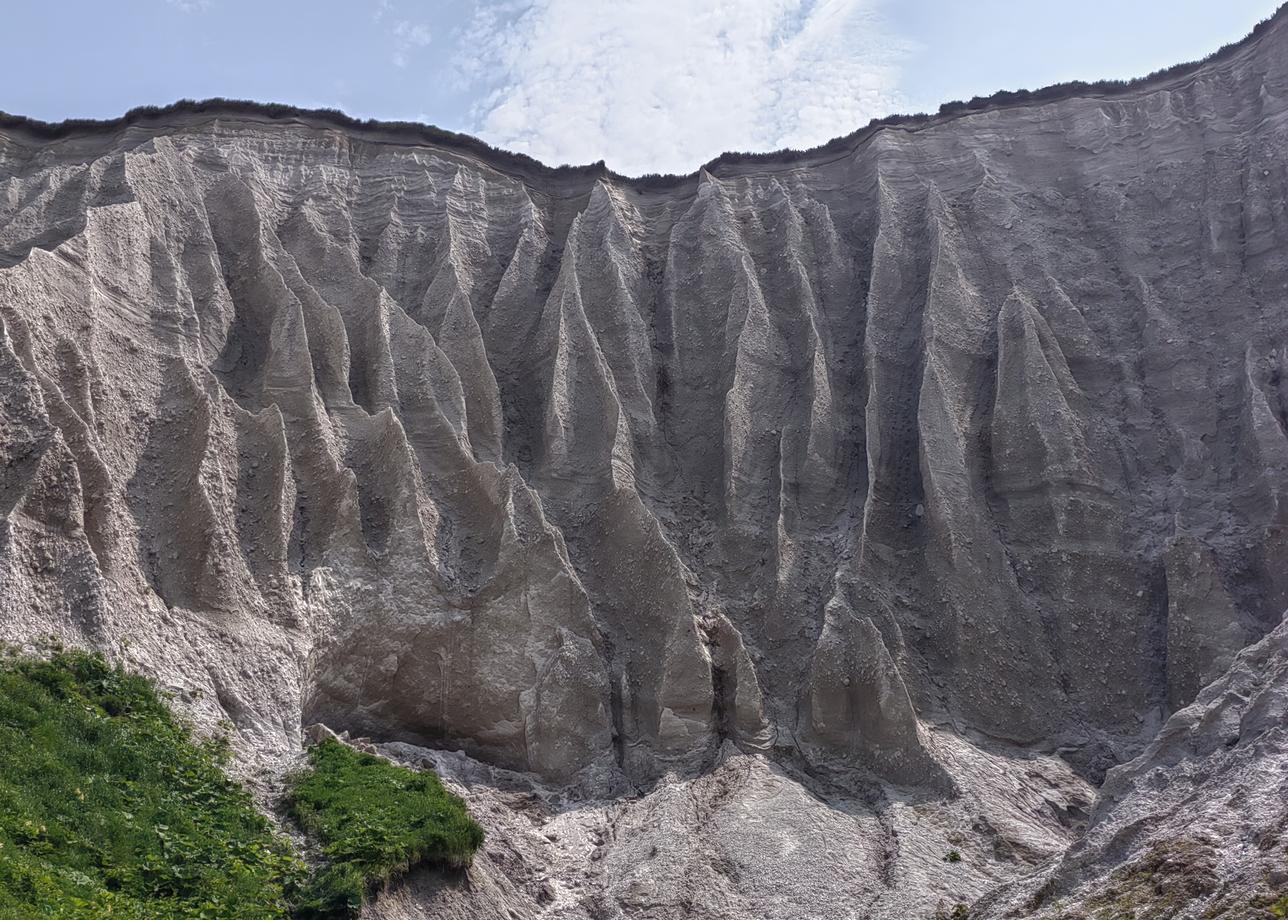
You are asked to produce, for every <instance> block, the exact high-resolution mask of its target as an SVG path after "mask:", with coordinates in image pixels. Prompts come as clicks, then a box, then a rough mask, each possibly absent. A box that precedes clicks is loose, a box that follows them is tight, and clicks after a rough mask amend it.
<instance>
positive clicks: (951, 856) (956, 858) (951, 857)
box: [944, 850, 962, 863]
mask: <svg viewBox="0 0 1288 920" xmlns="http://www.w3.org/2000/svg"><path fill="white" fill-rule="evenodd" d="M944 861H945V862H950V863H959V862H961V861H962V854H961V853H959V852H958V851H957V850H949V851H948V853H947V854H945V856H944Z"/></svg>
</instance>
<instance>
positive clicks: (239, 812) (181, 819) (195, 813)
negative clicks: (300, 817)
mask: <svg viewBox="0 0 1288 920" xmlns="http://www.w3.org/2000/svg"><path fill="white" fill-rule="evenodd" d="M225 757H226V754H225V751H224V749H223V748H222V746H221V745H219V744H217V743H211V742H206V743H195V742H194V741H193V739H192V738H191V736H190V733H189V732H188V730H187V729H186V728H184V727H183V726H182V725H180V724H179V723H178V722H177V721H176V720H175V719H174V717H173V716H172V715H171V714H170V711H169V709H168V708H167V707H166V705H165V703H164V701H163V700H161V699H160V698H159V697H158V695H157V693H156V691H155V690H154V689H153V688H152V686H151V685H150V684H149V683H148V682H147V681H146V680H144V679H143V678H141V677H136V676H132V675H129V674H126V673H124V672H123V671H121V670H119V669H116V668H112V667H109V666H108V665H107V664H106V663H105V662H104V661H103V660H102V659H101V658H98V657H95V656H91V655H87V654H84V653H81V652H59V653H57V654H55V655H53V657H52V658H50V659H49V660H47V661H46V660H39V659H29V658H27V659H14V658H9V659H6V660H4V661H3V662H0V918H3V920H31V918H42V917H44V918H58V920H97V918H100V917H112V918H123V920H153V918H156V920H179V918H201V920H207V918H208V920H215V918H218V920H225V918H233V920H240V918H245V920H273V918H286V917H287V916H288V913H287V899H288V896H289V893H290V889H291V887H292V886H293V885H294V884H295V882H296V880H297V879H298V878H299V877H300V875H301V873H302V865H301V864H300V862H299V861H298V860H297V859H295V857H294V856H292V855H291V852H290V849H289V847H287V846H286V845H285V843H284V842H283V841H282V840H281V839H280V838H279V837H277V836H276V835H275V834H274V833H273V832H272V829H271V828H270V826H269V823H268V822H267V821H266V820H265V819H264V818H263V817H262V816H261V815H260V814H258V813H257V812H256V811H255V808H254V806H253V805H252V803H251V800H250V796H249V795H247V793H246V792H245V791H244V790H243V789H241V788H240V787H238V786H237V785H235V784H234V783H232V782H231V781H229V779H228V778H227V777H226V776H225V774H224V771H223V769H222V763H223V760H224V759H225Z"/></svg>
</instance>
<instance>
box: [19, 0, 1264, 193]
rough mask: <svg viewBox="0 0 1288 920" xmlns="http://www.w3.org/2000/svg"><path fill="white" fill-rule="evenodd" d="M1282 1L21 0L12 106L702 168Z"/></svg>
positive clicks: (1225, 29) (1184, 36)
mask: <svg viewBox="0 0 1288 920" xmlns="http://www.w3.org/2000/svg"><path fill="white" fill-rule="evenodd" d="M1277 5H1278V0H1219V2H1217V0H1079V2H1076V3H1069V2H1060V3H1055V2H1049V0H970V2H964V0H349V2H339V0H279V2H271V0H258V2H256V0H115V2H102V0H99V2H90V0H61V2H44V3H41V2H27V0H4V6H5V9H4V11H3V19H2V21H3V22H4V23H5V26H6V30H7V31H8V32H9V38H8V40H7V41H6V43H5V44H6V53H5V55H4V56H3V57H0V87H3V91H0V109H3V110H5V111H9V112H14V113H18V114H23V115H31V116H35V117H38V118H44V119H49V120H58V119H61V118H65V117H109V116H113V115H118V114H120V113H121V112H122V111H124V110H125V109H128V108H130V107H132V106H135V105H140V104H144V103H165V102H170V101H173V100H175V99H178V98H181V97H195V98H201V97H206V96H229V97H238V98H250V99H259V100H264V101H277V102H288V103H294V104H297V105H303V106H327V107H334V108H340V109H343V110H344V111H346V112H348V113H350V114H352V115H355V116H361V117H377V118H398V119H413V120H419V121H426V122H430V123H433V124H437V125H440V126H442V127H444V128H450V129H453V130H457V131H466V132H469V133H471V134H476V135H478V136H480V137H482V138H483V139H484V140H487V141H489V142H490V143H493V144H496V145H498V146H502V147H507V148H509V149H513V150H521V151H523V152H525V153H529V154H531V155H533V156H536V157H538V158H539V159H542V160H544V161H546V162H549V163H562V162H574V163H581V162H589V161H591V160H597V159H601V158H602V159H606V160H607V161H608V163H609V165H610V166H612V167H613V168H615V169H617V170H619V171H621V172H624V173H628V174H638V173H642V172H688V171H691V170H692V169H694V168H696V166H697V165H699V164H700V163H702V162H705V161H706V160H709V159H710V158H711V157H713V156H715V155H716V154H718V153H720V152H722V151H724V150H770V149H775V148H778V147H782V146H793V147H804V146H810V145H813V144H818V143H822V142H823V141H826V140H828V139H829V138H831V137H834V136H837V135H840V134H845V133H848V132H849V131H851V130H853V129H854V128H856V127H858V126H860V125H862V124H865V123H866V122H867V121H868V120H869V119H871V118H873V117H879V116H883V115H888V114H891V113H894V112H911V111H920V110H933V109H935V108H937V107H938V105H939V103H940V102H943V101H945V100H948V99H965V98H969V97H970V96H973V95H977V94H988V93H991V92H992V91H994V90H997V89H1016V88H1020V87H1026V88H1035V87H1038V86H1042V85H1046V84H1049V83H1054V82H1060V81H1064V80H1071V79H1085V80H1094V79H1099V78H1106V77H1131V76H1138V75H1141V74H1144V73H1147V72H1149V71H1152V70H1156V69H1158V68H1160V67H1164V66H1167V65H1169V64H1174V63H1178V62H1180V61H1187V60H1192V59H1194V58H1197V57H1201V56H1203V55H1205V54H1207V53H1208V52H1210V51H1212V50H1215V49H1216V48H1217V47H1219V46H1220V45H1223V44H1226V43H1227V42H1230V41H1234V40H1237V39H1239V38H1241V37H1242V36H1244V35H1245V34H1247V32H1248V31H1250V30H1251V28H1252V26H1253V25H1254V24H1255V23H1256V22H1257V21H1258V20H1260V19H1263V18H1265V17H1266V16H1268V15H1270V14H1271V13H1272V12H1273V11H1274V9H1275V7H1276V6H1277Z"/></svg>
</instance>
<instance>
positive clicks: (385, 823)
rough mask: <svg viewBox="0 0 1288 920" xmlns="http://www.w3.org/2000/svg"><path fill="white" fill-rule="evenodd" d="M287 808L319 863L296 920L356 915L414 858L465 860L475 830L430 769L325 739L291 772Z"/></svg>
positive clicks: (476, 840)
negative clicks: (407, 766)
mask: <svg viewBox="0 0 1288 920" xmlns="http://www.w3.org/2000/svg"><path fill="white" fill-rule="evenodd" d="M286 806H287V810H288V812H289V813H290V814H291V816H292V817H293V818H295V820H296V821H298V822H299V824H300V826H301V827H302V828H303V829H304V830H305V831H306V832H307V833H308V834H309V835H310V837H312V838H314V839H315V840H316V841H317V842H318V843H319V847H320V850H321V855H322V856H323V858H324V860H325V865H324V867H323V868H322V869H321V870H320V871H319V872H318V873H317V874H316V875H315V876H314V878H313V880H312V881H311V882H310V884H309V886H308V888H307V890H306V892H305V894H304V896H303V897H302V898H301V900H300V903H299V905H298V906H297V909H296V916H297V917H299V918H301V920H312V918H319V920H321V918H327V920H329V918H342V917H352V916H356V915H357V912H358V909H359V908H360V907H361V905H362V903H363V900H364V898H365V896H366V894H367V893H368V892H369V891H370V890H371V889H372V888H373V887H375V886H376V885H377V884H380V883H383V882H385V881H387V880H388V879H390V878H391V877H393V876H396V875H398V874H400V873H402V872H405V871H406V870H407V869H408V868H410V867H411V866H413V865H415V864H417V863H420V862H433V863H444V864H447V865H449V866H465V865H469V863H470V861H471V859H472V858H473V856H474V852H475V851H476V850H477V849H478V848H479V847H480V846H481V845H482V843H483V829H482V828H481V827H479V826H478V824H476V823H475V822H474V821H473V820H472V819H471V818H470V816H469V812H468V811H467V810H466V808H465V803H464V802H462V801H461V800H460V799H459V798H457V797H456V796H454V795H452V794H451V793H450V792H448V791H447V790H446V789H444V788H443V785H442V783H440V782H439V781H438V777H436V776H435V775H434V774H432V773H420V772H416V771H414V770H408V769H405V768H403V767H399V766H396V765H395V764H392V763H390V762H388V761H386V760H382V759H381V758H379V757H373V756H372V755H370V754H364V753H362V752H360V751H356V750H354V749H353V748H351V747H348V746H347V745H344V744H340V743H339V742H337V741H334V740H330V739H328V740H326V741H323V742H322V743H321V744H319V745H317V746H315V747H313V748H311V749H310V751H309V768H308V769H307V770H305V771H304V772H301V773H299V774H298V775H296V776H295V777H294V778H293V779H292V781H291V783H290V790H289V792H288V793H287V797H286Z"/></svg>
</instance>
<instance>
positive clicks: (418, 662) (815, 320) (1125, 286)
mask: <svg viewBox="0 0 1288 920" xmlns="http://www.w3.org/2000/svg"><path fill="white" fill-rule="evenodd" d="M1285 150H1288V15H1285V14H1284V13H1283V12H1282V11H1281V13H1280V14H1277V15H1276V17H1274V18H1273V19H1272V20H1270V21H1269V22H1268V23H1266V24H1264V25H1263V26H1261V27H1259V28H1258V30H1257V32H1256V33H1254V34H1253V35H1252V36H1250V37H1249V39H1248V40H1246V41H1244V42H1241V43H1239V44H1238V45H1236V46H1233V47H1231V48H1228V49H1225V50H1223V51H1221V52H1220V53H1218V54H1216V55H1214V56H1213V57H1212V58H1210V59H1208V60H1207V61H1204V62H1202V63H1200V64H1196V65H1193V66H1190V67H1185V68H1180V69H1174V70H1172V71H1168V72H1165V73H1163V74H1161V75H1158V76H1156V77H1153V78H1149V79H1146V80H1143V81H1138V82H1135V83H1133V84H1130V85H1126V86H1119V87H1113V86H1109V87H1105V86H1095V87H1072V88H1065V89H1062V90H1054V89H1053V90H1048V91H1042V92H1039V93H1035V94H1021V95H1020V96H1018V97H1014V98H999V99H997V100H994V101H992V102H982V101H981V102H979V103H977V104H968V105H958V106H952V105H950V106H947V107H945V109H944V111H943V112H941V113H940V114H939V115H936V116H933V117H928V118H915V119H905V120H902V121H900V120H894V121H891V122H889V123H885V124H878V125H873V126H871V127H869V128H867V129H864V130H863V131H860V132H857V133H856V134H853V135H850V136H848V137H846V138H840V139H838V140H837V141H834V142H832V143H830V144H828V145H826V146H825V147H823V148H819V149H818V150H814V151H806V152H785V153H780V154H772V155H766V156H726V157H723V158H721V159H719V160H716V161H714V162H712V163H710V164H707V166H706V167H704V168H703V169H701V170H700V171H698V172H697V173H695V174H693V175H690V176H673V177H648V178H644V179H628V178H624V177H621V176H618V175H615V174H613V173H612V172H610V171H608V170H607V169H606V168H604V167H603V166H602V164H601V165H600V166H594V167H585V168H572V167H561V168H558V169H551V168H547V167H545V166H542V165H541V164H538V163H535V162H534V161H531V160H529V159H527V158H524V157H519V156H515V155H511V154H506V153H503V152H500V151H495V150H491V149H490V148H487V147H486V145H483V144H482V143H480V142H478V141H475V140H473V139H469V138H462V137H459V136H456V135H451V134H447V133H445V132H439V131H436V130H434V129H429V128H425V127H423V126H412V125H395V124H380V123H359V122H355V121H353V120H351V119H346V118H344V117H343V116H340V115H338V114H335V113H326V112H304V111H292V112H282V111H281V110H279V109H275V108H268V107H261V106H256V105H254V104H249V103H231V102H223V101H214V102H210V103H181V104H178V105H176V106H173V107H169V108H166V109H159V110H146V111H141V112H136V113H132V114H131V115H129V116H127V117H125V118H123V119H121V120H119V121H115V122H107V123H91V124H82V123H66V124H63V125H45V124H42V123H38V122H32V121H29V120H26V119H22V118H18V117H13V116H3V117H0V509H3V513H4V518H3V527H2V528H0V626H2V627H3V633H4V637H5V638H6V639H7V640H9V641H12V642H17V643H24V642H30V641H33V640H35V639H36V638H38V637H41V636H46V635H48V634H50V633H55V634H58V635H60V636H62V637H64V638H65V639H67V640H69V641H73V642H76V643H79V644H84V645H89V646H93V647H96V648H100V649H103V650H105V651H108V652H109V653H111V654H112V655H114V656H116V657H118V658H120V659H122V660H124V661H127V662H128V663H130V664H131V665H132V666H134V667H137V668H140V669H142V670H144V671H146V672H148V673H150V674H152V675H154V676H156V677H158V678H159V679H161V680H162V681H163V683H164V684H165V685H167V686H173V687H177V688H181V689H183V690H185V691H197V690H200V691H203V692H201V693H187V694H185V695H184V697H183V699H184V700H185V702H184V703H183V705H184V706H185V707H186V708H187V709H188V710H189V711H190V712H189V714H190V716H191V717H192V718H195V719H197V720H198V721H205V722H210V723H213V722H215V721H216V720H220V719H228V720H229V721H231V722H232V723H233V725H234V726H235V727H236V732H235V735H234V738H233V745H234V749H235V752H236V768H237V769H238V770H239V771H241V773H242V774H244V775H246V776H248V777H257V776H265V775H267V776H273V775H279V774H280V772H281V771H282V770H284V769H286V768H287V767H288V766H289V764H290V763H291V761H292V758H293V757H295V756H297V754H298V751H299V750H300V748H301V745H302V743H303V740H304V732H303V726H313V725H315V724H319V723H320V724H325V725H326V726H329V727H330V728H329V729H328V730H334V731H335V732H337V733H343V732H345V731H348V732H351V733H352V734H353V735H354V736H362V737H365V738H369V739H371V742H370V743H372V744H374V745H376V746H378V748H379V749H380V750H381V751H382V752H384V753H386V754H387V755H389V756H392V757H395V758H396V759H399V760H403V761H405V762H408V763H413V764H420V765H428V766H433V767H434V768H435V769H437V770H439V772H440V773H442V774H443V775H444V777H445V778H446V779H447V781H448V782H449V783H450V784H452V785H453V786H454V788H456V789H458V790H459V791H460V792H461V793H462V794H464V795H465V796H466V797H467V798H469V800H470V802H471V804H472V806H473V808H474V809H475V811H476V813H477V814H478V817H479V820H480V821H482V822H483V823H484V824H485V825H486V826H487V828H488V832H489V837H488V844H487V847H486V850H485V853H484V854H482V856H481V858H480V859H478V860H476V863H475V867H474V868H473V869H472V870H471V874H470V875H469V876H468V877H467V879H466V881H462V880H461V879H459V878H454V877H450V876H447V875H436V874H434V873H433V872H432V871H428V870H427V871H426V872H424V873H419V874H416V875H414V876H413V877H412V878H410V879H409V880H408V881H407V884H406V885H405V886H403V887H401V888H399V889H397V890H391V891H389V892H386V893H385V895H383V896H382V897H381V898H379V899H377V901H376V902H375V904H374V905H373V906H372V907H371V908H370V909H369V913H370V916H372V917H387V918H403V917H416V916H426V915H433V916H441V917H490V916H496V917H548V918H556V917H557V918H579V920H580V918H591V917H594V918H633V917H641V918H642V917H650V918H673V917H675V918H678V917H701V918H726V917H729V918H732V917H756V918H760V917H764V918H784V920H786V918H798V917H801V916H811V917H822V918H832V917H836V918H840V917H874V918H883V917H901V918H903V917H933V916H936V914H937V913H938V914H940V915H950V914H951V911H952V910H953V909H954V908H955V906H956V905H957V904H962V905H971V904H975V903H976V902H978V905H977V906H976V907H973V908H972V910H971V914H970V916H971V917H975V916H977V915H978V916H984V917H992V916H997V917H1002V916H1008V917H1012V916H1013V917H1022V916H1030V915H1033V916H1051V917H1056V916H1060V913H1059V912H1060V910H1063V909H1065V908H1064V907H1061V906H1060V905H1061V904H1062V903H1063V904H1065V905H1066V907H1067V906H1069V905H1074V906H1076V905H1082V907H1080V908H1079V909H1083V910H1085V911H1087V912H1089V913H1088V915H1089V916H1098V915H1097V914H1096V913H1095V911H1097V910H1101V909H1102V908H1103V909H1104V910H1109V909H1110V908H1111V907H1113V905H1110V904H1108V902H1104V903H1101V902H1098V901H1095V900H1094V896H1093V895H1092V894H1091V893H1090V892H1092V890H1093V889H1094V888H1095V886H1096V885H1098V884H1100V883H1101V882H1103V881H1104V880H1105V879H1107V878H1114V879H1117V880H1118V881H1117V882H1115V884H1118V885H1119V888H1120V889H1122V890H1124V891H1126V890H1128V889H1130V888H1131V884H1132V883H1133V882H1132V880H1133V879H1136V880H1139V879H1140V878H1142V877H1143V876H1140V875H1139V874H1137V875H1132V872H1134V871H1136V870H1135V869H1133V868H1132V866H1137V867H1140V866H1143V867H1145V868H1144V869H1142V870H1141V871H1146V870H1148V871H1156V870H1157V868H1158V866H1162V865H1171V864H1172V863H1169V862H1168V860H1169V859H1173V857H1175V858H1176V859H1180V858H1181V857H1182V856H1184V858H1186V859H1190V860H1191V862H1193V864H1194V865H1195V866H1199V867H1200V868H1203V871H1204V872H1208V873H1209V874H1210V875H1211V876H1212V877H1213V878H1215V879H1217V881H1218V882H1219V883H1220V884H1214V885H1213V886H1208V887H1204V886H1197V887H1195V888H1194V890H1193V891H1191V892H1190V894H1189V895H1187V897H1189V900H1188V901H1186V902H1185V906H1184V907H1183V908H1181V909H1180V911H1181V912H1179V913H1177V914H1176V916H1178V917H1179V916H1184V917H1191V916H1193V917H1197V916H1200V915H1203V916H1207V915H1204V914H1202V911H1203V910H1209V909H1213V910H1215V909H1216V908H1217V907H1219V906H1220V907H1221V909H1223V910H1224V909H1227V907H1228V910H1229V911H1231V913H1230V914H1229V916H1231V917H1234V916H1245V914H1238V913H1237V910H1238V909H1242V908H1240V907H1238V905H1247V904H1255V903H1260V902H1257V901H1255V900H1254V899H1255V898H1258V897H1261V896H1262V895H1265V894H1266V893H1267V890H1268V887H1269V888H1273V887H1274V886H1273V884H1272V882H1271V881H1267V879H1269V878H1270V875H1267V874H1266V873H1264V872H1262V869H1263V868H1265V867H1266V866H1269V865H1270V862H1271V860H1270V857H1264V859H1263V856H1262V855H1258V854H1264V853H1275V852H1277V851H1276V850H1275V849H1274V848H1275V847H1276V846H1278V845H1279V844H1278V843H1276V842H1274V840H1273V839H1272V838H1274V835H1275V834H1280V835H1281V834H1282V829H1283V827H1284V826H1285V824H1284V822H1285V820H1288V817H1286V815H1288V813H1286V812H1285V808H1284V805H1283V802H1284V801H1285V797H1284V796H1283V795H1282V788H1281V787H1282V780H1283V776H1284V775H1285V770H1286V769H1288V767H1286V766H1285V764H1288V761H1286V760H1285V755H1284V751H1283V745H1281V744H1277V743H1275V739H1276V737H1277V736H1276V734H1275V731H1276V729H1275V725H1276V724H1277V723H1276V721H1275V719H1276V716H1275V713H1277V712H1279V710H1280V709H1282V706H1279V707H1278V709H1277V708H1276V706H1277V703H1276V701H1277V700H1280V697H1281V696H1282V693H1281V692H1280V690H1281V688H1279V689H1277V687H1278V685H1277V684H1276V683H1275V681H1277V680H1278V677H1277V676H1276V675H1279V674H1280V673H1281V671H1282V670H1283V667H1282V665H1283V662H1282V658H1283V655H1282V652H1283V649H1282V645H1283V642H1282V641H1281V639H1282V635H1283V632H1282V630H1283V627H1281V626H1279V624H1280V621H1281V619H1282V614H1283V612H1284V610H1285V608H1288V575H1286V574H1285V573H1288V507H1285V504H1284V501H1283V497H1284V493H1285V489H1286V488H1288V221H1285V218H1284V214H1285V209H1284V204H1285V201H1288V165H1286V164H1285V159H1284V151H1285ZM1276 630H1278V631H1276ZM1280 721H1282V720H1280ZM315 731H320V729H318V730H315ZM1217 777H1228V779H1229V782H1228V783H1227V784H1225V785H1223V784H1222V783H1219V782H1218V781H1217ZM1223 782H1224V781H1223ZM1102 783H1103V786H1102V785H1101V784H1102ZM1273 784H1278V785H1275V786H1274V788H1275V789H1279V790H1280V794H1278V798H1276V797H1275V796H1274V795H1271V794H1267V790H1268V789H1270V788H1271V785H1273ZM1097 787H1100V791H1099V797H1098V798H1097ZM1231 790H1233V792H1232V794H1234V793H1237V795H1236V796H1235V798H1225V797H1224V796H1225V794H1226V792H1231ZM1185 796H1191V798H1189V799H1186V798H1185ZM1236 798H1237V799H1238V800H1237V801H1236ZM1241 802H1242V803H1244V804H1240V803H1241ZM1093 803H1094V804H1093ZM1195 803H1198V804H1195ZM1249 803H1250V804H1249ZM1195 810H1197V811H1198V812H1201V819H1200V818H1194V820H1190V819H1189V818H1187V817H1186V815H1187V814H1189V815H1193V814H1194V813H1195ZM1244 831H1246V832H1247V833H1246V834H1245V833H1244ZM1249 834H1251V835H1254V836H1255V835H1261V836H1260V837H1258V839H1265V840H1271V843H1270V844H1268V847H1269V848H1268V849H1264V850H1263V849H1256V848H1255V847H1253V848H1252V849H1249V847H1248V846H1245V845H1244V844H1245V843H1246V839H1245V838H1247V839H1251V838H1248V835H1249ZM1232 835H1233V836H1232ZM1239 835H1243V836H1239ZM1236 837H1237V839H1238V840H1239V841H1242V842H1240V843H1239V844H1238V845H1237V846H1235V847H1234V848H1233V849H1231V848H1230V847H1229V846H1228V844H1229V842H1230V840H1233V839H1235V838H1236ZM1258 846H1259V844H1258ZM1178 848H1179V849H1178ZM1254 849H1255V852H1254ZM950 852H952V853H954V854H956V856H957V857H958V858H952V859H950V858H948V857H947V854H949V853H950ZM1169 854H1170V855H1169ZM1177 854H1181V855H1180V856H1178V855H1177ZM1173 861H1174V859H1173ZM1263 863H1264V865H1263ZM1150 866H1154V869H1150V868H1149V867H1150ZM1196 871H1197V870H1196ZM1267 871H1269V870H1267ZM1115 873H1120V874H1117V875H1115ZM1122 873H1125V874H1122ZM1204 877H1205V878H1206V877H1207V876H1204ZM1275 877H1278V876H1275ZM1160 884H1161V883H1160ZM1276 884H1279V883H1276ZM1222 885H1224V887H1222ZM1146 887H1148V886H1146ZM1281 887H1282V885H1281ZM1200 889H1201V890H1200ZM990 892H991V893H990ZM1239 898H1243V900H1242V901H1240V900H1239ZM1061 899H1064V900H1063V901H1061ZM1221 905H1225V906H1221ZM1069 909H1072V907H1070V908H1069ZM1249 909H1250V908H1249ZM1026 912H1027V913H1026ZM1043 912H1045V913H1043ZM1211 916H1217V914H1212V915H1211Z"/></svg>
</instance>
